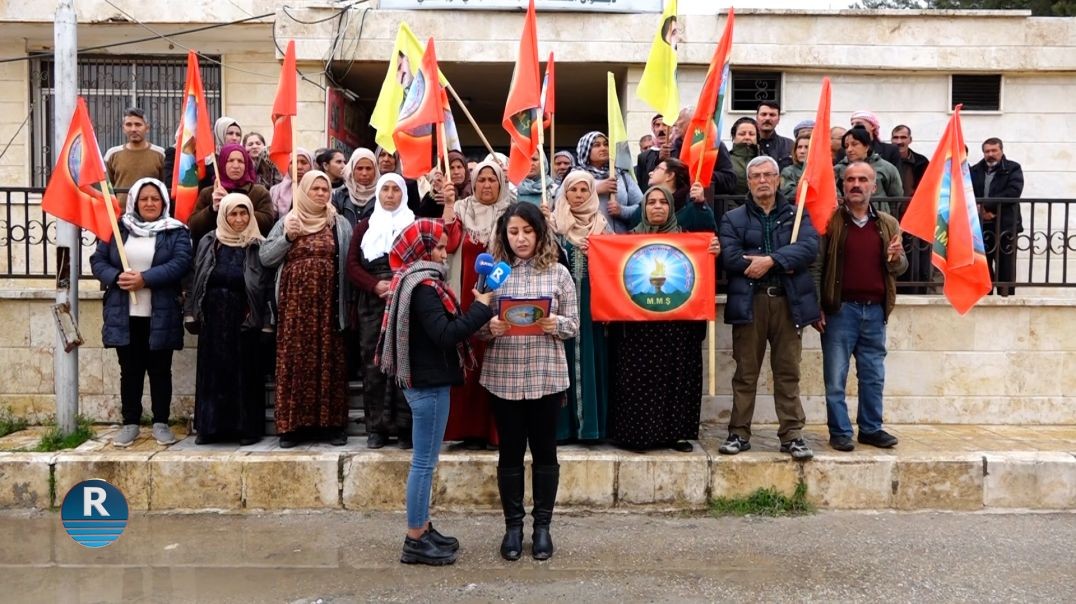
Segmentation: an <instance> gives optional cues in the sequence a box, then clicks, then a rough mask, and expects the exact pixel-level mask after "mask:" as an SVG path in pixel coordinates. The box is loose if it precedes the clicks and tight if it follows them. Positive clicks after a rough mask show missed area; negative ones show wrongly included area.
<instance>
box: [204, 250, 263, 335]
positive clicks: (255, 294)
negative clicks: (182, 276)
mask: <svg viewBox="0 0 1076 604" xmlns="http://www.w3.org/2000/svg"><path fill="white" fill-rule="evenodd" d="M218 247H219V246H218V244H217V232H216V230H212V231H210V232H209V233H206V235H205V237H202V240H201V241H199V242H198V250H197V252H196V253H195V257H194V277H193V279H192V281H191V287H190V291H189V292H188V295H187V300H186V305H185V306H184V309H183V312H184V314H186V315H188V316H191V317H193V318H194V324H193V326H191V327H189V328H188V330H194V331H192V332H191V333H197V332H198V330H200V328H201V323H202V316H203V312H202V311H203V308H202V303H203V302H204V301H205V293H206V289H208V286H209V277H210V275H212V274H213V269H214V268H215V267H216V266H217V251H218V249H217V248H218ZM260 249H261V244H260V242H251V243H250V245H248V246H247V247H246V249H245V250H244V252H245V254H246V263H245V271H244V275H243V276H244V280H245V281H246V290H247V316H246V317H245V318H244V319H243V323H242V325H241V326H240V327H241V329H243V330H252V329H261V328H262V327H263V326H264V325H265V323H266V322H267V319H268V317H269V312H268V308H269V292H270V291H271V290H272V287H273V276H274V273H273V271H271V270H269V269H267V268H265V267H264V266H262V262H261V259H260V258H259V257H258V252H259V251H260Z"/></svg>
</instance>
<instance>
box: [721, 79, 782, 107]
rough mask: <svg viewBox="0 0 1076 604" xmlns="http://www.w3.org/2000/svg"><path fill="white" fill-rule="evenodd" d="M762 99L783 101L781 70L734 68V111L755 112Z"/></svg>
mask: <svg viewBox="0 0 1076 604" xmlns="http://www.w3.org/2000/svg"><path fill="white" fill-rule="evenodd" d="M762 101H777V102H778V103H780V102H781V72H779V71H739V70H733V72H732V106H731V109H732V111H750V112H752V113H753V112H754V111H755V110H756V109H758V104H759V103H760V102H762Z"/></svg>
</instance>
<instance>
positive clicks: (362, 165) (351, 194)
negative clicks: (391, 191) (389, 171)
mask: <svg viewBox="0 0 1076 604" xmlns="http://www.w3.org/2000/svg"><path fill="white" fill-rule="evenodd" d="M378 178H381V172H380V171H379V170H378V169H377V158H376V157H374V152H373V151H371V150H369V149H367V148H366V147H359V148H358V149H355V151H354V152H353V153H352V154H351V159H349V160H348V162H347V166H345V168H344V186H342V187H339V188H337V189H336V190H335V191H333V205H334V206H336V211H337V212H338V213H339V214H340V215H342V216H343V217H344V218H347V221H348V222H349V223H351V226H352V228H354V227H355V225H357V224H358V223H359V222H361V221H363V220H366V219H367V218H369V217H370V215H371V214H373V213H374V207H375V206H376V205H377V204H376V203H374V198H375V197H376V196H377V179H378Z"/></svg>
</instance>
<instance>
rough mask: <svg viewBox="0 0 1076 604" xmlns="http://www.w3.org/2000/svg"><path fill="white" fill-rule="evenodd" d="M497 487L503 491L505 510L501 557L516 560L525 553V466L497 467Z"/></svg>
mask: <svg viewBox="0 0 1076 604" xmlns="http://www.w3.org/2000/svg"><path fill="white" fill-rule="evenodd" d="M497 489H498V490H499V491H500V493H501V508H502V509H503V510H504V539H502V540H501V557H502V558H504V559H505V560H509V561H513V562H514V561H516V560H519V557H520V556H522V555H523V518H524V516H526V515H527V512H526V510H524V509H523V467H522V466H520V467H517V468H497Z"/></svg>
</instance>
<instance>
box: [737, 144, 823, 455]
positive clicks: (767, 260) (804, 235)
mask: <svg viewBox="0 0 1076 604" xmlns="http://www.w3.org/2000/svg"><path fill="white" fill-rule="evenodd" d="M747 181H748V187H749V188H750V195H749V196H748V198H747V201H746V203H744V205H742V206H740V207H738V208H736V209H734V210H731V211H730V212H728V213H727V214H725V216H724V217H723V218H722V220H721V229H720V235H719V236H720V239H721V249H722V254H721V261H722V264H723V266H724V268H725V271H726V273H727V275H728V302H727V303H726V305H725V322H726V323H730V324H731V325H732V357H733V360H734V361H735V363H736V372H735V373H734V374H733V377H732V415H731V417H730V418H729V435H728V438H727V439H726V440H725V442H724V444H722V445H721V447H720V448H719V449H718V450H719V451H720V452H721V453H723V454H725V455H735V454H737V453H740V452H741V451H746V450H748V449H750V448H751V420H752V417H753V415H754V410H755V393H756V391H757V389H758V377H759V373H760V372H761V370H762V359H763V356H764V355H765V354H766V346H767V344H768V345H769V347H770V366H771V367H772V369H773V399H774V406H775V407H776V410H777V421H778V423H779V424H780V426H779V428H778V432H777V436H778V438H780V440H781V452H783V453H788V454H790V455H791V456H792V458H793V459H795V460H801V461H802V460H807V459H810V458H811V457H813V455H814V453H812V452H811V449H810V448H809V447H808V446H807V444H806V443H805V442H804V440H803V435H802V431H803V425H804V422H805V416H804V413H803V402H802V401H801V400H800V355H801V352H802V348H803V342H802V336H803V328H804V327H805V326H807V325H811V324H813V323H815V322H816V321H818V320H819V319H821V312H820V311H819V306H818V297H817V295H816V293H815V291H816V290H815V284H814V280H813V279H812V277H811V275H810V273H809V272H808V271H809V269H810V267H811V265H812V263H813V262H814V260H815V258H816V256H817V255H818V233H817V231H815V229H814V227H813V226H811V220H810V217H809V216H807V215H806V213H804V216H803V220H802V222H801V224H800V231H799V234H798V237H797V238H796V240H795V241H792V228H793V223H794V221H795V215H796V208H795V207H794V206H793V205H792V204H791V203H789V201H788V200H786V199H785V198H783V197H781V195H780V194H779V193H778V192H777V187H778V185H779V184H780V171H779V170H778V166H777V161H776V160H775V159H773V158H772V157H769V156H767V155H763V156H760V157H756V158H755V159H753V160H751V161H750V163H748V164H747Z"/></svg>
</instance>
